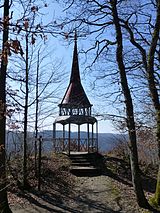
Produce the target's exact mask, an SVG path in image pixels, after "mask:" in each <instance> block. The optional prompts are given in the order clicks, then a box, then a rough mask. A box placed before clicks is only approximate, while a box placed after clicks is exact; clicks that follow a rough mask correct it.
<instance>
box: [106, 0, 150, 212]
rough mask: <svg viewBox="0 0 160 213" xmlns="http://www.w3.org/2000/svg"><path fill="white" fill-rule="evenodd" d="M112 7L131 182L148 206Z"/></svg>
mask: <svg viewBox="0 0 160 213" xmlns="http://www.w3.org/2000/svg"><path fill="white" fill-rule="evenodd" d="M110 3H111V7H112V15H113V21H114V25H115V30H116V40H117V51H116V59H117V63H118V68H119V73H120V79H121V87H122V91H123V94H124V99H125V105H126V115H127V127H128V131H129V141H130V144H129V147H130V161H131V172H132V182H133V186H134V190H135V194H136V198H137V202H138V204H139V206H140V207H143V208H150V205H149V204H148V201H147V199H146V198H145V195H144V192H143V189H142V184H141V176H140V170H139V165H138V153H137V142H136V130H135V122H134V111H133V103H132V97H131V94H130V89H129V87H128V81H127V77H126V72H125V65H124V62H123V42H122V41H123V38H122V32H121V26H120V23H119V17H118V12H117V0H111V1H110Z"/></svg>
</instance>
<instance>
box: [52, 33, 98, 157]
mask: <svg viewBox="0 0 160 213" xmlns="http://www.w3.org/2000/svg"><path fill="white" fill-rule="evenodd" d="M58 106H59V116H58V117H57V118H56V119H55V122H54V123H53V138H54V141H55V143H54V146H55V147H54V148H55V151H58V152H67V153H68V154H70V152H88V153H90V152H97V151H98V122H97V119H96V118H95V117H93V116H92V115H91V114H92V112H91V108H92V104H90V102H89V100H88V98H87V95H86V93H85V91H84V89H83V86H82V84H81V79H80V72H79V63H78V52H77V36H76V33H75V43H74V52H73V62H72V70H71V77H70V82H69V86H68V88H67V90H66V93H65V95H64V97H63V99H62V101H61V103H60V104H59V105H58ZM56 124H61V125H62V127H63V128H62V136H61V137H57V135H56ZM72 124H76V125H77V127H78V131H77V137H75V138H73V137H72ZM83 124H86V130H87V131H86V134H85V137H84V132H83V136H82V132H81V125H83ZM67 126H68V128H67V130H66V127H67Z"/></svg>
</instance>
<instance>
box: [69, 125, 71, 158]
mask: <svg viewBox="0 0 160 213" xmlns="http://www.w3.org/2000/svg"><path fill="white" fill-rule="evenodd" d="M70 148H71V124H70V123H69V126H68V154H69V155H70V152H71V150H70Z"/></svg>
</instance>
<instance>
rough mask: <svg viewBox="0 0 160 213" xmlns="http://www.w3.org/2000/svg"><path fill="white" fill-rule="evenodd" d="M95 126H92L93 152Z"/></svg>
mask: <svg viewBox="0 0 160 213" xmlns="http://www.w3.org/2000/svg"><path fill="white" fill-rule="evenodd" d="M93 146H94V124H92V152H93V151H94V148H93Z"/></svg>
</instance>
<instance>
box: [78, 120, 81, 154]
mask: <svg viewBox="0 0 160 213" xmlns="http://www.w3.org/2000/svg"><path fill="white" fill-rule="evenodd" d="M80 134H81V133H80V124H78V152H80V142H81V141H80V140H81V138H80V137H81V136H80Z"/></svg>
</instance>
